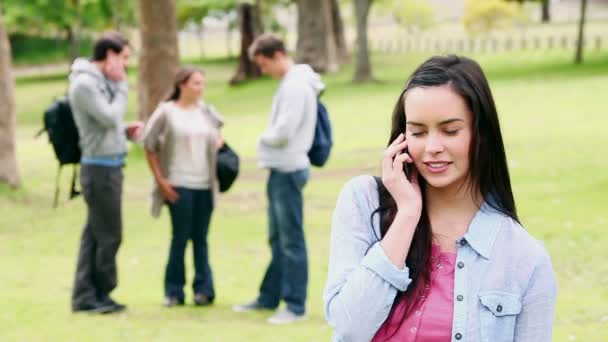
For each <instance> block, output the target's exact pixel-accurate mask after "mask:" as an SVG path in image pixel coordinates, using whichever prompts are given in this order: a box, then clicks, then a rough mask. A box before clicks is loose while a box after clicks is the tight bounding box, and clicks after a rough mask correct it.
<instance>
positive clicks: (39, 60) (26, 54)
mask: <svg viewBox="0 0 608 342" xmlns="http://www.w3.org/2000/svg"><path fill="white" fill-rule="evenodd" d="M9 40H10V42H11V52H12V57H13V64H15V65H24V64H43V63H57V62H64V61H69V59H70V57H69V51H70V48H69V42H68V41H67V39H64V38H59V37H58V38H52V37H39V36H28V35H24V34H14V35H11V36H10V37H9ZM92 46H93V43H92V42H91V40H90V39H89V38H83V39H81V41H80V55H82V56H88V55H90V54H91V49H92Z"/></svg>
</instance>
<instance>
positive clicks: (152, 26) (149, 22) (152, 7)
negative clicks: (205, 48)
mask: <svg viewBox="0 0 608 342" xmlns="http://www.w3.org/2000/svg"><path fill="white" fill-rule="evenodd" d="M175 1H176V0H139V13H140V20H141V22H140V36H141V54H140V57H139V78H138V84H139V116H140V118H142V119H147V118H148V117H149V116H150V115H151V114H152V112H153V111H154V109H155V108H156V106H157V105H158V103H159V102H160V101H162V100H163V97H164V96H166V95H167V93H168V92H169V91H170V90H171V87H172V84H173V78H174V77H175V73H176V72H177V68H178V66H179V50H178V46H177V13H176V3H175Z"/></svg>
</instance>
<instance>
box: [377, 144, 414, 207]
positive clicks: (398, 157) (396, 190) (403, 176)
mask: <svg viewBox="0 0 608 342" xmlns="http://www.w3.org/2000/svg"><path fill="white" fill-rule="evenodd" d="M413 162H414V160H413V159H412V157H411V156H410V155H409V154H408V153H407V140H406V139H405V135H404V134H403V133H402V134H400V135H399V136H398V137H397V139H395V141H393V142H392V143H391V144H390V145H389V147H388V148H387V149H386V150H385V151H384V159H383V161H382V183H383V184H384V186H385V187H386V189H387V190H388V192H389V193H390V194H391V196H393V199H394V200H395V203H396V204H397V208H398V210H399V211H404V212H406V213H407V215H411V216H417V217H420V213H421V211H422V195H421V192H420V185H419V184H418V171H417V170H416V168H415V167H414V166H413V165H412V163H413Z"/></svg>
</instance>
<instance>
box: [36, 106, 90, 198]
mask: <svg viewBox="0 0 608 342" xmlns="http://www.w3.org/2000/svg"><path fill="white" fill-rule="evenodd" d="M43 123H44V128H42V129H41V130H40V131H39V132H38V134H36V136H39V135H41V134H42V133H44V132H45V131H46V133H47V134H48V136H49V142H50V143H51V145H52V146H53V150H54V151H55V157H56V158H57V161H58V162H59V168H58V169H57V176H56V179H55V198H54V201H53V207H54V208H55V207H57V201H58V198H59V176H60V174H61V167H62V166H63V165H66V164H73V165H74V167H73V173H72V188H71V190H70V199H72V198H74V197H76V196H78V195H79V194H80V192H79V191H77V190H76V178H78V164H79V163H80V155H81V151H80V146H79V135H78V129H77V128H76V124H75V123H74V117H73V116H72V108H71V107H70V102H69V99H68V97H67V96H64V97H61V98H59V99H55V101H53V103H52V104H51V105H50V106H49V108H47V110H46V111H45V112H44V116H43Z"/></svg>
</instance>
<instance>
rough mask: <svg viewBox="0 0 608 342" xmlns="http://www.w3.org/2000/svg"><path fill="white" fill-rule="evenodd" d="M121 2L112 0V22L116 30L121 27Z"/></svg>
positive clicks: (120, 0)
mask: <svg viewBox="0 0 608 342" xmlns="http://www.w3.org/2000/svg"><path fill="white" fill-rule="evenodd" d="M122 3H123V2H122V0H112V23H113V24H114V29H115V30H116V31H118V32H120V29H121V28H122V14H121V9H122V8H121V4H122Z"/></svg>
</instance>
